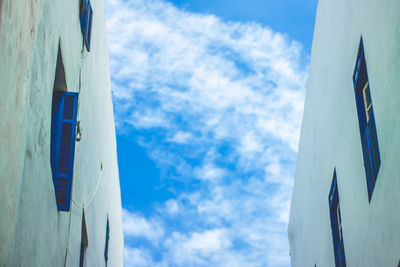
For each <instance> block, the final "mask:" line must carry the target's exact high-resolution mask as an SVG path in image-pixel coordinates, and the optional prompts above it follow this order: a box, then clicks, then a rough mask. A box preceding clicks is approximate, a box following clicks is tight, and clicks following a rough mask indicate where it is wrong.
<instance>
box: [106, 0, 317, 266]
mask: <svg viewBox="0 0 400 267" xmlns="http://www.w3.org/2000/svg"><path fill="white" fill-rule="evenodd" d="M316 4H317V3H316V0H304V1H294V0H290V1H278V0H276V1H275V0H273V1H272V0H271V1H269V0H268V1H267V0H264V1H260V0H251V1H239V0H231V1H227V0H215V1H205V0H190V1H182V0H175V1H162V0H152V1H149V0H107V1H106V6H105V8H106V16H107V28H108V45H109V51H110V68H111V80H112V90H113V101H114V110H115V120H116V130H117V146H118V162H119V171H120V183H121V194H122V205H123V223H124V235H125V265H126V266H289V264H290V259H289V247H288V241H287V234H286V228H287V222H288V214H289V208H290V195H291V191H292V186H293V180H294V171H295V161H296V153H297V144H298V139H299V132H300V125H301V117H302V112H303V102H304V95H305V84H306V79H307V68H308V60H309V53H310V47H311V41H312V33H313V24H314V19H315V10H316Z"/></svg>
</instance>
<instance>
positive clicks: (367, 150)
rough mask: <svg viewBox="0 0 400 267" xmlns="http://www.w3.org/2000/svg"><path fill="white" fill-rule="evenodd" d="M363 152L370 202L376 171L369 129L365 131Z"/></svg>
mask: <svg viewBox="0 0 400 267" xmlns="http://www.w3.org/2000/svg"><path fill="white" fill-rule="evenodd" d="M362 150H363V155H364V167H365V176H366V178H367V188H368V197H369V200H371V197H372V191H373V184H374V178H373V175H374V170H373V163H372V159H371V137H370V133H369V129H368V128H366V129H365V134H364V138H363V142H362Z"/></svg>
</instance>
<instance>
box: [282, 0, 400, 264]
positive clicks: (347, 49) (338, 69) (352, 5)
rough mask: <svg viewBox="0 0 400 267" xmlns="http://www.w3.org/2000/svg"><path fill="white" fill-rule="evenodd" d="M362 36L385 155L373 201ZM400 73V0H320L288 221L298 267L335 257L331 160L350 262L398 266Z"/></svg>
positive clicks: (328, 261) (325, 262) (291, 244)
mask: <svg viewBox="0 0 400 267" xmlns="http://www.w3.org/2000/svg"><path fill="white" fill-rule="evenodd" d="M361 35H362V37H363V41H364V49H365V57H366V62H367V69H368V75H369V82H370V88H371V96H372V101H373V106H374V113H375V120H376V128H377V134H378V140H379V148H380V155H381V161H382V163H381V166H380V170H379V174H378V177H377V181H376V185H375V190H374V193H373V196H372V200H371V203H369V202H368V193H367V184H366V178H365V170H364V165H363V154H362V147H361V141H360V132H359V128H358V127H359V126H358V118H357V110H356V103H355V96H354V87H353V83H352V75H353V71H354V66H355V62H356V57H357V52H358V47H359V42H360V37H361ZM399 74H400V1H397V0H384V1H378V0H351V1H349V0H339V1H331V0H320V1H319V6H318V11H317V19H316V27H315V32H314V40H313V47H312V56H311V65H310V75H309V80H308V87H307V94H306V102H305V109H304V118H303V124H302V131H301V138H300V145H299V153H298V161H297V170H296V180H295V186H294V191H293V197H292V206H291V213H290V223H289V228H288V232H289V240H290V247H291V252H290V253H291V261H292V266H300V267H302V266H314V264H316V265H317V266H327V267H329V266H334V265H335V263H334V255H333V242H332V233H331V227H330V217H329V204H328V194H329V190H330V186H331V182H332V177H333V171H334V168H335V167H336V171H337V181H338V188H339V196H340V206H341V215H342V225H343V238H344V247H345V253H346V262H347V265H348V266H397V262H398V261H399V258H400V242H399V240H400V228H399V225H400V205H399V203H400V193H399V188H400V179H399V178H400V175H399V174H400V164H399V160H400V153H399V149H400V139H399V138H398V136H399V135H400V119H399V116H398V114H400V75H399Z"/></svg>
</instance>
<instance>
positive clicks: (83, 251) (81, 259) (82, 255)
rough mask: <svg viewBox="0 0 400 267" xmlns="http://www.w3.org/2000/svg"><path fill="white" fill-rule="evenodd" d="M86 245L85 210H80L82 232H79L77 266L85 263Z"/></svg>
mask: <svg viewBox="0 0 400 267" xmlns="http://www.w3.org/2000/svg"><path fill="white" fill-rule="evenodd" d="M87 247H88V237H87V230H86V220H85V212H84V211H83V212H82V234H81V253H80V257H79V267H83V266H84V264H85V254H86V249H87Z"/></svg>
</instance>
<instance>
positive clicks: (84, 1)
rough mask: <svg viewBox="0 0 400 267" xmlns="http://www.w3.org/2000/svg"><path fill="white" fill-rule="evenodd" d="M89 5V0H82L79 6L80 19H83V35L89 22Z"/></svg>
mask: <svg viewBox="0 0 400 267" xmlns="http://www.w3.org/2000/svg"><path fill="white" fill-rule="evenodd" d="M87 7H88V0H81V4H80V7H79V19H80V21H81V31H82V34H83V36H85V29H86V26H85V25H86V24H87Z"/></svg>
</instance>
